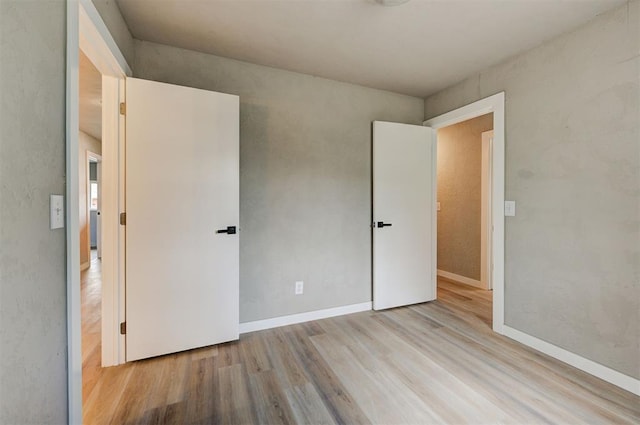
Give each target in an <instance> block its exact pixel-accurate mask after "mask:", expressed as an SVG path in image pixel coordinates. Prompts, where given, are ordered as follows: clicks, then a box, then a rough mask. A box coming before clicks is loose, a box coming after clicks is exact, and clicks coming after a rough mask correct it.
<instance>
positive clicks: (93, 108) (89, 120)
mask: <svg viewBox="0 0 640 425" xmlns="http://www.w3.org/2000/svg"><path fill="white" fill-rule="evenodd" d="M80 130H81V131H83V132H85V133H87V134H88V135H90V136H92V137H93V138H94V139H98V140H102V75H101V74H100V72H99V71H98V70H97V69H96V67H95V66H94V65H93V63H91V61H90V60H89V58H87V57H86V56H85V54H84V53H82V50H80Z"/></svg>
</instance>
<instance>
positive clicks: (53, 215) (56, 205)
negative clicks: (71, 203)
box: [49, 195, 64, 230]
mask: <svg viewBox="0 0 640 425" xmlns="http://www.w3.org/2000/svg"><path fill="white" fill-rule="evenodd" d="M49 206H50V211H49V213H50V215H49V217H50V219H49V223H50V224H51V230H53V229H61V228H63V227H64V196H62V195H51V196H50V198H49Z"/></svg>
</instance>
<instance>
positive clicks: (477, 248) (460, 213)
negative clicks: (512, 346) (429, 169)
mask: <svg viewBox="0 0 640 425" xmlns="http://www.w3.org/2000/svg"><path fill="white" fill-rule="evenodd" d="M437 140H438V141H437V143H438V146H437V152H438V157H437V187H438V194H437V197H438V200H437V211H438V212H437V223H438V224H437V229H438V235H437V247H438V249H437V270H438V271H437V274H438V279H437V282H438V298H447V297H455V298H457V299H458V301H460V302H461V303H463V304H464V305H465V306H466V308H467V309H469V310H470V311H471V312H472V313H473V314H476V315H477V316H478V317H479V318H480V319H481V320H482V321H483V322H484V323H486V324H487V325H488V326H489V327H491V326H492V317H491V316H492V314H491V311H492V308H491V304H492V298H493V297H492V292H491V288H492V286H491V240H490V235H491V162H490V161H491V145H492V140H493V113H489V114H485V115H481V116H478V117H475V118H472V119H469V120H466V121H462V122H459V123H457V124H453V125H450V126H447V127H443V128H441V129H439V130H438V133H437Z"/></svg>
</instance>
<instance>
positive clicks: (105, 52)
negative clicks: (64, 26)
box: [72, 0, 133, 77]
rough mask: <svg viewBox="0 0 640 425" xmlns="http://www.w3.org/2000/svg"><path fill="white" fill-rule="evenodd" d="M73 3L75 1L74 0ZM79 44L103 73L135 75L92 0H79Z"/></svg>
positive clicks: (114, 75)
mask: <svg viewBox="0 0 640 425" xmlns="http://www.w3.org/2000/svg"><path fill="white" fill-rule="evenodd" d="M72 3H73V2H72ZM78 5H79V13H78V20H79V25H78V30H79V36H78V45H79V47H80V49H82V51H83V52H84V53H85V54H86V55H87V57H89V58H90V59H91V62H92V63H93V64H94V65H95V67H96V68H97V69H98V71H100V73H101V74H102V75H110V76H112V77H117V76H121V75H122V74H126V75H128V76H131V75H133V73H132V72H131V68H130V67H129V64H128V63H127V60H126V59H125V58H124V56H123V54H122V52H120V49H119V48H118V45H117V44H116V42H115V40H114V39H113V37H112V36H111V33H110V32H109V29H108V28H107V26H106V25H105V23H104V21H103V20H102V18H101V17H100V13H98V10H97V9H96V7H95V6H94V5H93V2H92V1H91V0H79V4H78Z"/></svg>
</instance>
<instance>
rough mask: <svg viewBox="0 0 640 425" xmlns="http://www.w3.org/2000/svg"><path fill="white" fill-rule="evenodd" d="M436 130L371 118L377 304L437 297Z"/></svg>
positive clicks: (382, 306) (386, 305) (389, 305)
mask: <svg viewBox="0 0 640 425" xmlns="http://www.w3.org/2000/svg"><path fill="white" fill-rule="evenodd" d="M435 159H436V138H435V131H434V130H433V129H431V128H429V127H424V126H417V125H407V124H397V123H390V122H382V121H374V123H373V219H374V223H373V227H374V229H373V308H374V310H381V309H385V308H392V307H398V306H403V305H409V304H416V303H421V302H425V301H431V300H434V299H435V298H436V266H435V255H436V221H435V202H436V200H435V196H436V191H435V187H436V185H435V181H436V180H435V179H436V176H435V169H436V167H435Z"/></svg>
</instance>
